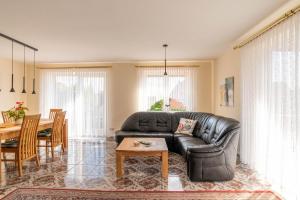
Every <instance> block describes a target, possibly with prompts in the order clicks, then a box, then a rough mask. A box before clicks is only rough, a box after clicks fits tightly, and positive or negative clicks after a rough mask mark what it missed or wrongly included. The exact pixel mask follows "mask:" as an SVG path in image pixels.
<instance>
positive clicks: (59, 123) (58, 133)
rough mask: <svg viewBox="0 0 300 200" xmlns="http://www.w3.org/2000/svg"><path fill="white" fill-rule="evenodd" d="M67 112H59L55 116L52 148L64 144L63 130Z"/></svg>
mask: <svg viewBox="0 0 300 200" xmlns="http://www.w3.org/2000/svg"><path fill="white" fill-rule="evenodd" d="M65 116H66V112H58V113H56V115H55V118H54V122H53V127H52V134H51V146H54V147H55V146H57V145H60V144H62V130H63V125H64V122H65Z"/></svg>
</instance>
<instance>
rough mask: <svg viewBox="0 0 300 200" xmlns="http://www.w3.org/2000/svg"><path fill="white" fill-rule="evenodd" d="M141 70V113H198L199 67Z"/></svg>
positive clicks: (139, 71)
mask: <svg viewBox="0 0 300 200" xmlns="http://www.w3.org/2000/svg"><path fill="white" fill-rule="evenodd" d="M167 71H168V75H167V76H164V75H163V73H164V68H161V67H151V68H146V67H140V68H139V69H138V73H139V74H138V75H139V76H138V77H139V110H141V111H195V110H197V98H196V97H197V74H198V70H197V68H196V67H168V69H167Z"/></svg>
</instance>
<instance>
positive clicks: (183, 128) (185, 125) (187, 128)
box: [175, 118, 197, 135]
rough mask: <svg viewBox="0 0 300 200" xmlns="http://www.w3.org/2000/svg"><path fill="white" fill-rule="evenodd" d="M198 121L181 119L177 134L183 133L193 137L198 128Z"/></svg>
mask: <svg viewBox="0 0 300 200" xmlns="http://www.w3.org/2000/svg"><path fill="white" fill-rule="evenodd" d="M196 123H197V120H192V119H185V118H180V121H179V124H178V128H177V131H176V132H175V133H182V134H187V135H192V133H193V130H194V128H195V126H196Z"/></svg>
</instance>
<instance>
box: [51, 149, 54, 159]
mask: <svg viewBox="0 0 300 200" xmlns="http://www.w3.org/2000/svg"><path fill="white" fill-rule="evenodd" d="M51 156H52V160H53V159H54V147H52V146H51Z"/></svg>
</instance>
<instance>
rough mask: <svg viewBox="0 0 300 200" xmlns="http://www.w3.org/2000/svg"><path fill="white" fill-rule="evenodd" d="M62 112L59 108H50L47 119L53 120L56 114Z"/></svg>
mask: <svg viewBox="0 0 300 200" xmlns="http://www.w3.org/2000/svg"><path fill="white" fill-rule="evenodd" d="M62 111H63V110H62V109H61V108H51V109H50V113H49V119H52V120H54V118H55V115H56V113H58V112H62Z"/></svg>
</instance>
